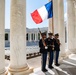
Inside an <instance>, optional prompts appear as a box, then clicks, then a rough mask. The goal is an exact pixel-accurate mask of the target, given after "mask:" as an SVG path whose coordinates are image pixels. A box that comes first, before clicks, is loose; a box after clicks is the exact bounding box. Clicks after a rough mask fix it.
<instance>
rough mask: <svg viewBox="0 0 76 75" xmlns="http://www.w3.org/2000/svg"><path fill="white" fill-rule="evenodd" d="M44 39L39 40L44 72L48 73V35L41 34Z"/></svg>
mask: <svg viewBox="0 0 76 75" xmlns="http://www.w3.org/2000/svg"><path fill="white" fill-rule="evenodd" d="M41 35H42V38H41V39H40V40H39V47H40V53H41V55H42V68H41V69H42V71H43V72H46V71H47V69H46V61H47V45H46V42H47V41H46V33H41Z"/></svg>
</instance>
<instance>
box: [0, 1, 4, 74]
mask: <svg viewBox="0 0 76 75" xmlns="http://www.w3.org/2000/svg"><path fill="white" fill-rule="evenodd" d="M4 25H5V0H0V75H4V73H5V53H4V46H5V42H4V39H5V37H4V36H5V32H4V31H5V26H4Z"/></svg>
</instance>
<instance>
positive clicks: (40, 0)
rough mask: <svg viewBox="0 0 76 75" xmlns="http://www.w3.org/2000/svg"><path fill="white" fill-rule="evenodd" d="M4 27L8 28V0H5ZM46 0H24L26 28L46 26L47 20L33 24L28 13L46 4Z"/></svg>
mask: <svg viewBox="0 0 76 75" xmlns="http://www.w3.org/2000/svg"><path fill="white" fill-rule="evenodd" d="M5 1H6V4H5V28H8V29H9V28H10V0H5ZM64 1H65V5H64V6H65V13H66V0H64ZM47 2H48V0H32V1H31V0H26V27H28V28H38V27H39V28H41V27H48V20H45V21H44V22H42V23H40V24H35V23H34V21H33V20H32V18H31V16H30V13H31V12H33V11H34V10H35V9H38V8H40V7H42V6H43V5H44V4H46V3H47Z"/></svg>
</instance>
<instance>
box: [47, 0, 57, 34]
mask: <svg viewBox="0 0 76 75" xmlns="http://www.w3.org/2000/svg"><path fill="white" fill-rule="evenodd" d="M52 22H53V23H52ZM52 24H53V25H54V33H58V0H53V21H52V18H50V19H49V26H48V32H52Z"/></svg>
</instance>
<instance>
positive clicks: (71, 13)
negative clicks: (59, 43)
mask: <svg viewBox="0 0 76 75" xmlns="http://www.w3.org/2000/svg"><path fill="white" fill-rule="evenodd" d="M67 15H68V52H67V53H73V52H74V51H75V39H76V38H75V8H74V3H73V0H67Z"/></svg>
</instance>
